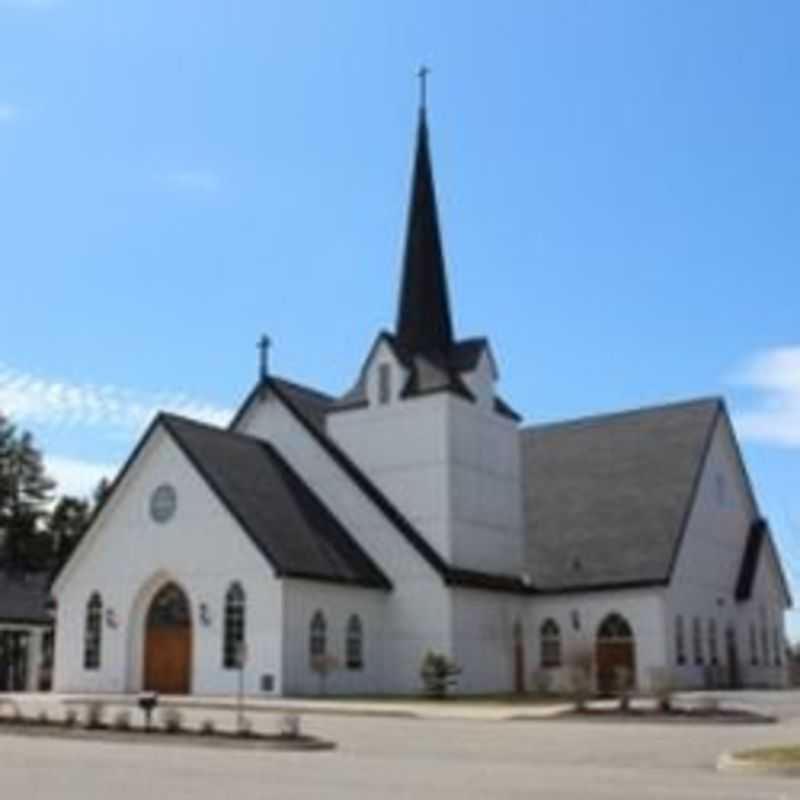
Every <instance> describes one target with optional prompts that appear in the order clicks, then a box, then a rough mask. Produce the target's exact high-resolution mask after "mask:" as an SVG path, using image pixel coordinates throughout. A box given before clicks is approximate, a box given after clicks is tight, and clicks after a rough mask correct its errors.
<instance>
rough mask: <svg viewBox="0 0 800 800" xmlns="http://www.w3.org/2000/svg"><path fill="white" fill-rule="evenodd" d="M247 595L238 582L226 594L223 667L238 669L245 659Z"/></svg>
mask: <svg viewBox="0 0 800 800" xmlns="http://www.w3.org/2000/svg"><path fill="white" fill-rule="evenodd" d="M244 647H245V594H244V589H242V585H241V584H240V583H239V582H238V581H236V582H234V583H232V584H231V585H230V586H229V587H228V591H227V592H226V593H225V630H224V633H223V637H222V666H223V667H225V669H236V668H237V667H240V666H242V660H243V659H244V657H245V652H244Z"/></svg>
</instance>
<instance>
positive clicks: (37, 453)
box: [0, 414, 109, 572]
mask: <svg viewBox="0 0 800 800" xmlns="http://www.w3.org/2000/svg"><path fill="white" fill-rule="evenodd" d="M108 490H109V482H108V480H106V479H105V478H104V479H103V480H101V481H100V483H99V484H98V485H97V487H96V488H95V490H94V492H93V494H92V497H90V498H81V497H72V496H69V495H62V496H61V497H59V498H58V500H56V501H55V502H54V500H55V495H56V482H55V481H54V480H53V479H52V478H51V477H50V476H49V475H48V474H47V470H46V469H45V465H44V461H43V458H42V452H41V450H39V448H38V447H37V446H36V443H35V442H34V439H33V435H32V434H31V433H30V432H29V431H20V430H18V429H17V428H16V426H14V425H12V424H11V422H10V421H9V420H8V419H7V418H6V417H5V416H3V415H2V414H0V566H2V567H3V568H4V569H5V570H7V571H19V572H43V571H49V570H56V569H58V568H59V567H60V566H61V564H63V563H64V562H65V561H66V560H67V558H68V557H69V555H70V553H71V552H72V551H73V550H74V549H75V547H76V545H77V544H78V542H79V541H80V539H81V537H82V536H83V534H84V533H85V532H86V529H87V528H88V526H89V522H90V520H91V518H92V514H93V513H94V510H95V509H96V508H97V507H98V505H99V504H100V503H101V502H102V501H103V499H104V498H105V496H106V495H107V494H108Z"/></svg>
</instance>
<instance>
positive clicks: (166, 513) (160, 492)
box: [150, 483, 178, 522]
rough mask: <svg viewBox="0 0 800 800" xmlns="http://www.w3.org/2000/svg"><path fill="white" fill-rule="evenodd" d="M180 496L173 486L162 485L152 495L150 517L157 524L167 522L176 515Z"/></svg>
mask: <svg viewBox="0 0 800 800" xmlns="http://www.w3.org/2000/svg"><path fill="white" fill-rule="evenodd" d="M177 505H178V494H177V492H176V491H175V488H174V487H173V486H170V485H169V484H168V483H162V484H161V485H160V486H157V487H156V488H155V489H154V490H153V493H152V494H151V495H150V516H151V517H152V518H153V520H154V521H155V522H167V521H169V520H170V519H171V518H172V515H173V514H174V513H175V508H176V506H177Z"/></svg>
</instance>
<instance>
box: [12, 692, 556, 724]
mask: <svg viewBox="0 0 800 800" xmlns="http://www.w3.org/2000/svg"><path fill="white" fill-rule="evenodd" d="M3 700H6V701H9V702H12V703H14V704H15V705H16V706H17V707H18V708H20V709H21V710H22V712H23V713H25V714H26V715H31V716H33V715H36V714H37V713H39V712H40V711H42V710H47V711H48V712H51V713H56V709H61V708H65V707H67V706H73V707H75V706H84V705H86V704H87V703H90V702H93V701H100V702H103V703H106V704H108V705H109V706H128V705H136V701H137V695H129V694H91V695H89V694H80V695H79V694H54V693H49V692H47V693H20V694H4V695H0V706H1V705H2V703H3ZM160 705H161V706H162V707H163V706H175V707H178V708H182V709H186V710H197V711H202V710H208V711H234V710H236V708H237V699H236V697H235V696H213V697H198V696H196V695H191V696H167V697H162V698H160ZM571 708H572V704H571V703H565V702H560V701H559V702H553V703H525V702H522V701H521V702H492V701H491V700H477V701H474V702H471V701H469V700H466V699H462V698H459V699H455V700H441V701H432V700H414V699H412V698H410V699H409V700H396V701H391V700H379V699H376V700H366V699H365V700H336V699H333V698H330V699H322V698H284V697H281V698H252V697H246V698H244V701H243V710H244V711H245V712H246V713H248V714H252V713H267V714H270V713H271V714H287V713H295V714H301V715H324V716H359V717H400V718H410V719H455V720H481V721H496V722H502V721H511V720H520V719H548V718H553V717H557V716H559V715H561V714H563V713H564V712H565V711H569V710H570V709H571Z"/></svg>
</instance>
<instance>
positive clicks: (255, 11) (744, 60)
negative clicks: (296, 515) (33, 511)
mask: <svg viewBox="0 0 800 800" xmlns="http://www.w3.org/2000/svg"><path fill="white" fill-rule="evenodd" d="M799 27H800V7H798V6H797V4H794V3H788V2H787V3H782V2H777V1H773V2H770V3H766V4H764V3H756V2H752V3H744V2H742V3H730V2H647V3H643V2H638V0H636V1H634V0H631V1H630V2H598V3H590V2H585V1H584V2H574V3H573V2H558V3H552V2H550V3H537V2H522V1H521V0H520V2H502V1H499V0H495V2H492V3H469V2H458V3H456V2H444V1H443V0H442V1H440V2H430V0H429V1H428V2H410V1H407V2H404V3H402V4H400V3H389V2H367V1H366V0H363V1H362V2H346V1H345V0H337V2H332V0H331V1H330V2H296V0H293V2H284V3H274V2H265V1H264V0H261V1H259V2H244V1H242V2H237V3H219V2H201V1H199V0H194V1H193V2H178V1H174V2H169V3H163V2H151V1H149V0H139V2H136V3H134V2H116V3H107V2H99V1H97V2H91V1H90V0H85V1H84V2H81V0H0V220H2V224H0V231H2V238H1V239H0V270H1V272H0V275H1V276H2V284H0V285H2V287H3V293H2V298H3V299H2V303H1V304H0V407H4V408H5V410H6V412H7V413H9V412H10V413H11V415H12V416H13V417H14V419H15V420H16V421H18V422H19V423H20V424H21V425H22V426H24V427H27V428H30V429H31V430H33V432H34V433H35V435H36V437H37V439H38V441H39V442H40V443H41V444H42V445H43V446H44V448H45V450H46V452H47V455H48V459H49V462H50V464H51V468H52V469H53V472H54V473H55V474H56V475H57V476H58V477H59V479H60V480H61V481H62V486H63V487H64V488H65V489H67V490H73V491H75V490H82V489H85V488H86V487H87V486H89V485H91V484H92V483H93V482H94V480H95V479H96V478H97V477H98V476H99V475H100V474H102V473H103V472H104V471H108V470H109V469H113V467H114V465H117V464H118V463H119V462H120V461H121V460H122V459H123V458H124V457H125V455H126V454H127V452H128V451H129V449H130V447H131V445H132V443H133V441H134V440H135V438H136V436H137V434H138V432H140V431H141V429H142V426H143V424H144V423H145V422H146V420H147V418H148V417H149V415H150V414H152V412H153V409H155V408H157V407H161V406H166V407H169V408H173V409H176V410H181V411H184V412H186V413H196V414H199V415H200V416H204V417H206V418H209V419H215V420H223V419H225V417H226V415H227V414H228V413H229V411H230V409H232V408H234V407H235V406H236V405H237V403H238V402H239V401H240V399H241V398H242V396H243V394H244V393H245V392H246V391H247V390H248V389H249V387H250V386H251V384H252V382H253V380H254V378H255V371H256V350H255V341H256V339H257V337H258V336H259V335H260V334H261V332H262V331H266V332H268V333H269V335H270V336H271V337H272V339H273V341H274V348H273V353H272V363H273V366H274V369H275V371H276V372H279V373H281V374H283V375H286V376H288V377H292V378H294V379H297V380H300V381H305V382H309V383H312V384H313V385H316V386H318V387H320V388H323V389H326V390H329V391H332V392H336V391H340V390H343V389H344V388H345V387H346V386H347V385H348V383H349V382H350V381H351V380H352V378H353V377H354V375H355V373H356V371H357V369H358V367H359V365H360V361H361V359H362V357H363V356H364V354H365V352H366V350H367V348H368V346H369V344H370V342H371V340H372V338H373V336H374V334H375V332H376V330H377V329H378V328H381V327H387V326H391V325H392V323H393V319H394V302H395V293H396V289H397V282H398V277H399V263H400V252H401V245H402V233H403V223H404V213H405V204H406V199H407V192H408V179H409V171H410V159H411V149H412V136H413V130H414V123H415V106H416V92H417V87H416V83H415V80H414V77H413V75H414V71H415V69H416V67H417V66H418V64H419V63H420V62H423V61H424V62H426V63H428V64H430V66H431V67H432V69H433V72H432V75H431V80H430V92H429V97H430V106H431V108H430V122H431V134H432V146H433V157H434V167H435V171H436V178H437V183H438V189H439V196H440V198H439V199H440V210H441V214H442V224H443V230H444V236H445V247H446V252H447V259H448V268H449V271H450V281H451V292H452V300H453V304H454V308H455V316H456V324H457V327H458V330H459V332H460V333H462V334H464V335H470V334H488V335H489V336H490V337H491V339H492V342H493V346H494V349H495V352H496V354H497V356H498V359H499V362H500V367H501V371H502V376H503V392H504V394H505V396H507V397H508V399H509V400H510V401H511V402H512V403H513V404H514V405H515V406H516V407H517V408H518V409H520V410H521V411H522V412H523V413H524V414H525V416H526V418H527V419H528V420H531V421H541V420H551V419H559V418H565V417H570V416H575V415H582V414H588V413H593V412H598V411H607V410H614V409H619V408H625V407H631V406H638V405H643V404H649V403H658V402H663V401H669V400H675V399H681V398H685V397H690V396H696V395H709V394H718V393H722V394H724V395H725V396H726V398H727V400H728V403H729V407H730V410H731V412H732V414H733V416H734V421H735V423H736V425H737V429H738V431H739V433H740V436H741V438H742V443H743V449H744V453H745V457H746V460H747V463H748V465H749V468H750V471H751V475H752V478H753V481H754V483H755V486H756V490H757V493H758V495H759V498H760V500H761V504H762V506H763V511H764V513H765V514H766V515H767V516H768V517H769V518H770V520H771V522H772V525H773V528H774V529H775V532H776V535H777V538H778V539H779V542H780V544H781V547H782V550H783V555H784V560H785V562H786V564H787V569H788V571H789V572H790V575H791V579H792V582H793V586H794V591H795V594H796V595H798V596H800V495H798V488H797V487H798V479H799V478H800V333H799V332H798V325H797V323H798V312H797V308H798V296H799V295H800V270H798V261H800V225H798V216H799V214H798V212H799V211H800V208H799V206H800V200H799V195H798V185H800V182H799V181H798V173H799V172H800V160H799V159H798V158H797V149H798V147H797V142H798V141H800V115H798V112H797V102H796V97H797V85H798V77H800V75H798V67H800V51H798V48H797V47H796V31H797V30H798V28H799ZM793 626H794V629H795V632H796V633H798V634H800V618H798V617H797V616H796V615H793Z"/></svg>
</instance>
